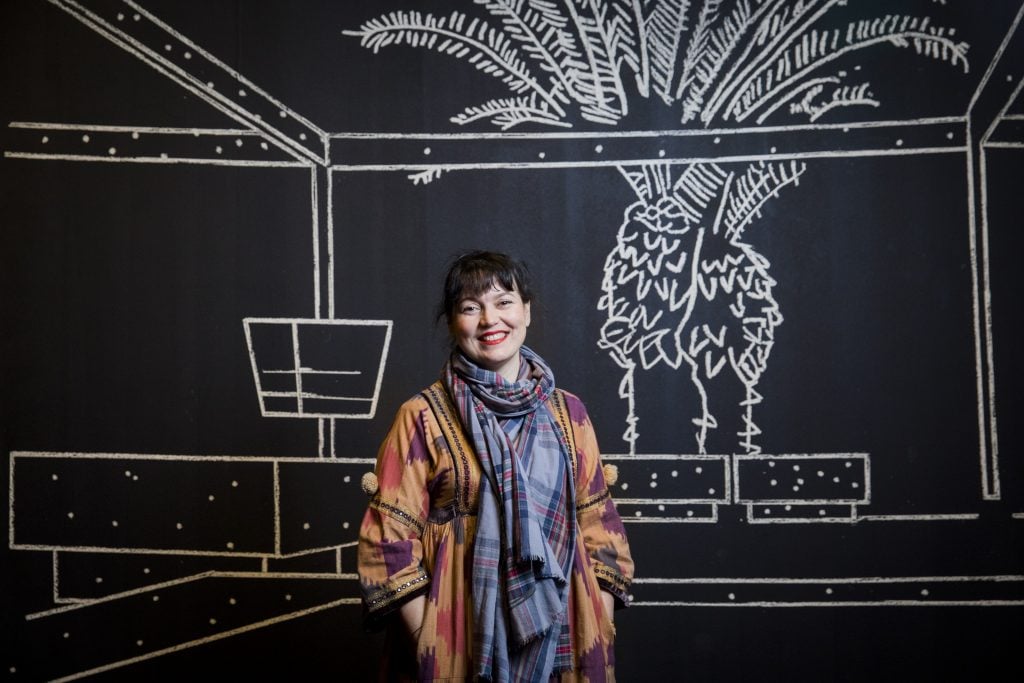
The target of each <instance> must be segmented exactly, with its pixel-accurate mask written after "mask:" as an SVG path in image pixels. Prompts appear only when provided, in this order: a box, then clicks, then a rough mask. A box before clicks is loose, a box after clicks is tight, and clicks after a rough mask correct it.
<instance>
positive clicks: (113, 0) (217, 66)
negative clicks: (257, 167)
mask: <svg viewBox="0 0 1024 683" xmlns="http://www.w3.org/2000/svg"><path fill="white" fill-rule="evenodd" d="M49 1H50V2H51V3H52V4H54V5H56V6H57V7H59V8H60V9H62V10H64V11H65V12H67V13H68V14H70V15H71V16H72V17H74V18H75V19H77V20H78V21H80V22H81V23H83V24H85V25H86V26H87V27H89V28H90V29H92V30H93V31H95V32H96V33H98V34H99V35H101V36H103V37H104V38H106V39H107V40H109V41H110V42H112V43H114V44H115V45H117V46H118V47H120V48H121V49H123V50H125V51H126V52H128V53H129V54H131V55H133V56H134V57H136V58H138V59H139V60H141V61H142V62H144V63H145V64H147V65H149V66H151V67H152V68H154V69H156V70H157V71H158V72H160V73H161V74H163V75H164V76H166V77H167V78H170V79H171V80H172V81H174V82H175V83H177V84H178V85H180V86H181V87H182V88H184V89H185V90H187V91H188V92H190V93H192V94H194V95H195V96H196V97H198V98H200V99H201V100H203V101H205V102H206V103H207V104H209V105H211V106H212V107H213V108H214V109H216V110H218V111H220V112H222V113H224V114H225V115H227V116H229V117H230V118H232V119H234V120H235V121H237V122H239V123H240V124H242V126H243V127H245V128H247V129H250V130H252V131H255V132H258V133H260V134H261V135H263V136H264V137H265V138H266V139H267V141H268V142H270V143H271V144H272V145H275V146H277V147H279V148H280V149H282V150H284V151H286V152H287V153H288V154H290V155H291V156H292V157H294V158H295V159H298V160H300V161H304V162H307V163H309V162H313V163H317V164H325V163H326V162H327V158H326V152H327V144H326V134H325V133H324V131H322V130H320V128H318V127H317V126H315V125H313V124H312V123H310V122H309V121H308V120H306V119H305V118H303V117H302V116H299V115H298V114H296V113H295V112H294V111H292V110H290V109H289V108H288V107H286V106H285V105H284V104H283V103H281V102H280V101H278V100H276V99H274V98H273V97H271V96H270V95H269V94H268V93H266V92H265V91H263V90H262V89H260V88H259V87H258V86H256V85H255V84H254V83H252V82H251V81H249V80H248V79H246V78H245V77H244V76H242V75H241V74H240V73H238V72H237V71H235V70H234V69H232V68H231V67H229V66H228V65H226V64H224V63H223V62H221V61H220V60H218V59H217V58H216V57H214V56H213V55H212V54H210V53H209V52H207V51H206V50H203V49H202V48H200V47H199V46H198V45H196V44H195V43H193V42H192V41H191V40H189V39H188V38H186V37H185V36H184V35H182V34H181V33H179V32H177V31H175V30H174V29H173V28H171V27H170V26H168V25H167V24H165V23H163V22H162V21H160V20H159V19H157V18H156V17H155V16H153V15H152V14H150V13H149V12H147V11H146V10H144V9H142V8H141V7H140V6H139V5H137V4H135V3H134V2H131V1H130V0H83V1H82V2H75V1H74V0H49ZM168 153H169V154H171V153H172V152H168Z"/></svg>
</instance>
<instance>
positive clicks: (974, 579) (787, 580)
mask: <svg viewBox="0 0 1024 683" xmlns="http://www.w3.org/2000/svg"><path fill="white" fill-rule="evenodd" d="M964 582H968V583H979V582H981V583H1009V582H1024V576H1022V575H1019V574H988V575H981V576H972V575H969V574H963V575H953V576H842V577H825V576H819V577H774V576H773V577H768V576H755V577H724V576H715V577H710V576H709V577H689V578H675V577H657V578H647V577H637V578H635V579H633V583H634V584H641V585H644V584H652V585H653V584H657V585H666V584H668V585H687V584H696V585H701V584H754V585H762V584H763V585H774V584H781V585H792V584H811V585H816V584H822V585H829V584H885V583H897V584H904V583H964Z"/></svg>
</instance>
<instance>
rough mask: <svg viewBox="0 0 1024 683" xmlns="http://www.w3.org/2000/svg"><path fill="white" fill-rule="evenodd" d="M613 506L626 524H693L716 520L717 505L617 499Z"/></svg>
mask: <svg viewBox="0 0 1024 683" xmlns="http://www.w3.org/2000/svg"><path fill="white" fill-rule="evenodd" d="M615 508H616V509H617V510H618V512H619V516H620V517H622V521H623V523H626V524H658V523H664V524H670V523H671V524H687V523H690V524H694V523H714V522H717V521H718V505H716V504H689V503H675V502H669V501H651V502H647V501H643V502H641V501H638V500H636V499H633V498H626V499H619V500H617V501H616V503H615Z"/></svg>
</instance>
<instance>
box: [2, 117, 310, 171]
mask: <svg viewBox="0 0 1024 683" xmlns="http://www.w3.org/2000/svg"><path fill="white" fill-rule="evenodd" d="M9 128H10V129H11V134H10V136H9V139H10V147H11V149H10V150H8V151H5V152H4V156H5V157H8V158H14V159H53V160H65V161H103V162H121V163H126V162H127V163H151V164H213V165H217V166H259V167H268V166H270V167H274V166H278V167H280V166H284V167H299V168H308V167H310V166H311V165H312V164H311V163H310V162H309V161H299V160H296V158H295V156H294V155H292V154H290V153H288V152H286V151H285V150H283V149H281V147H279V146H278V145H272V144H270V143H269V142H268V141H267V139H266V137H265V136H264V135H263V134H262V133H257V132H254V131H252V130H236V129H209V128H154V127H147V126H134V127H132V126H105V125H79V124H62V123H38V122H18V121H15V122H12V123H11V124H9Z"/></svg>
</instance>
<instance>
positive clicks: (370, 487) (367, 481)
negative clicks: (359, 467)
mask: <svg viewBox="0 0 1024 683" xmlns="http://www.w3.org/2000/svg"><path fill="white" fill-rule="evenodd" d="M359 485H360V486H361V487H362V489H363V493H365V494H366V495H368V496H372V495H374V494H375V493H377V491H378V490H379V489H380V483H379V482H378V481H377V475H376V474H374V473H373V472H367V473H366V474H364V475H363V478H362V479H361V480H360V482H359Z"/></svg>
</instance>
